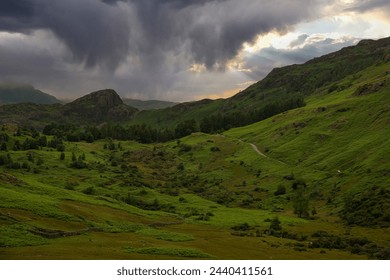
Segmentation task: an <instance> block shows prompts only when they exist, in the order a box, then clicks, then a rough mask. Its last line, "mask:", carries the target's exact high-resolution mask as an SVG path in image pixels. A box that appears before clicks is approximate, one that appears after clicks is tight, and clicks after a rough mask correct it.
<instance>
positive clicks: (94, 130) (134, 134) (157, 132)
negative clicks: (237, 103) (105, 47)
mask: <svg viewBox="0 0 390 280" xmlns="http://www.w3.org/2000/svg"><path fill="white" fill-rule="evenodd" d="M304 105H305V102H304V100H303V98H302V97H300V96H293V97H290V98H287V99H285V100H282V101H274V102H271V103H269V104H267V105H265V106H264V107H263V108H261V109H259V110H255V111H249V112H238V111H235V112H231V113H218V114H215V115H211V116H207V117H205V118H203V119H202V120H201V121H200V122H198V121H196V120H195V119H189V120H184V121H182V122H180V123H179V124H177V125H176V127H175V129H169V128H164V129H157V128H153V127H151V126H148V125H145V124H141V125H130V126H124V125H120V124H111V123H107V124H104V125H102V126H100V127H97V126H85V127H82V128H80V127H76V126H75V125H72V124H57V123H51V124H49V125H47V126H45V128H44V129H43V134H45V135H54V136H56V137H57V138H59V139H64V140H67V141H70V142H79V141H86V142H89V143H92V142H94V141H95V140H99V139H107V138H111V139H116V140H135V141H138V142H141V143H157V142H166V141H169V140H173V139H178V138H181V137H185V136H187V135H190V134H191V133H194V132H199V131H201V132H204V133H216V132H220V131H223V130H227V129H230V128H232V127H238V126H244V125H248V124H251V123H254V122H257V121H260V120H264V119H266V118H268V117H270V116H273V115H276V114H278V113H281V112H285V111H287V110H290V109H294V108H298V107H302V106H304Z"/></svg>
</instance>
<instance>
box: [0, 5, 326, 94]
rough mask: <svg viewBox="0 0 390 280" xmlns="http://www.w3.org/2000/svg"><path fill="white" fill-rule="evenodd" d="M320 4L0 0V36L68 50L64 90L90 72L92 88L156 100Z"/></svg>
mask: <svg viewBox="0 0 390 280" xmlns="http://www.w3.org/2000/svg"><path fill="white" fill-rule="evenodd" d="M324 1H325V0H303V1H299V3H298V2H297V1H287V0H274V1H270V0H265V1H261V0H241V1H234V0H197V1H195V0H187V1H184V0H164V1H161V0H160V1H157V0H83V1H79V0H67V1H63V0H20V1H5V3H4V1H2V4H0V8H4V10H3V12H0V31H8V32H20V33H25V34H30V35H28V36H33V35H31V34H33V33H34V30H46V32H48V34H50V33H51V34H54V35H55V36H56V37H57V38H58V40H59V42H62V44H64V45H65V46H66V47H67V48H68V50H69V52H68V53H67V54H66V57H61V58H57V61H59V60H60V61H61V59H62V61H63V65H60V66H58V65H57V66H56V67H57V68H56V69H62V70H61V71H65V72H66V71H69V72H67V74H66V75H64V80H65V79H68V81H67V83H69V80H71V83H73V84H78V83H81V82H76V81H77V79H79V78H80V77H79V76H78V73H79V72H80V68H81V69H82V71H89V70H90V72H91V74H90V75H91V76H90V75H87V77H89V79H90V81H91V83H95V82H96V80H98V81H99V83H98V84H99V85H100V84H101V83H103V82H106V83H107V87H108V86H110V84H112V85H113V86H114V87H116V88H117V87H119V88H121V89H123V91H126V92H127V93H141V94H145V96H148V97H155V96H161V95H163V93H164V92H170V91H174V90H175V84H176V83H177V82H178V80H177V79H182V78H183V76H188V75H191V74H190V73H189V72H188V71H187V69H188V68H189V67H190V66H191V64H193V63H199V64H205V65H206V67H207V68H208V69H209V70H214V69H218V70H223V69H224V67H225V64H226V63H227V62H228V61H229V60H231V59H233V58H235V56H236V55H237V53H238V52H239V51H240V50H241V48H242V45H243V43H245V42H251V41H253V40H254V39H255V38H256V37H257V36H258V35H259V34H265V33H268V32H270V31H279V32H284V31H286V30H288V29H290V28H291V26H293V25H294V24H297V23H299V22H301V21H305V20H309V19H311V18H315V17H317V16H319V15H320V14H321V9H322V6H323V4H324ZM325 2H326V1H325ZM15 3H18V4H15ZM0 40H1V39H0ZM45 43H46V42H45V41H43V42H42V44H43V45H44V44H45ZM1 51H2V50H1V49H0V55H3V54H2V53H1ZM3 52H4V50H3ZM28 53H29V52H26V55H27V54H28ZM69 53H71V54H72V55H71V56H69ZM47 55H48V56H50V54H47ZM61 55H62V54H61ZM69 57H72V58H73V60H72V63H73V65H72V66H71V67H70V66H69ZM47 59H48V60H50V59H51V58H47ZM42 60H45V59H44V58H42ZM26 61H30V60H28V59H27V60H26ZM35 63H36V64H37V65H39V63H38V62H37V61H35ZM67 63H68V64H67ZM1 67H3V68H4V66H0V68H1ZM47 67H50V65H47ZM24 69H25V70H26V69H27V68H26V67H25V68H24ZM67 69H68V70H67ZM74 69H76V70H77V71H75V73H71V71H74ZM26 71H27V70H26ZM53 72H54V73H56V71H53ZM83 73H85V72H83ZM93 73H94V75H95V76H94V77H95V78H93V77H92V74H93ZM15 75H16V74H15ZM51 75H53V74H50V71H48V75H47V76H46V77H41V78H40V79H41V80H46V81H49V80H50V77H51ZM37 78H38V77H37ZM56 79H57V76H56ZM115 83H117V84H115Z"/></svg>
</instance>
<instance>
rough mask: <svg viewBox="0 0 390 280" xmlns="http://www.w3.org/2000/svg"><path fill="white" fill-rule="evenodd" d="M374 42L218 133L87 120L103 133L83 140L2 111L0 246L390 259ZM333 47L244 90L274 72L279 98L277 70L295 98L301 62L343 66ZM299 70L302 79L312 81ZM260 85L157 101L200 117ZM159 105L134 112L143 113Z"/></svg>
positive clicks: (380, 79)
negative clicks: (278, 104) (266, 109)
mask: <svg viewBox="0 0 390 280" xmlns="http://www.w3.org/2000/svg"><path fill="white" fill-rule="evenodd" d="M386 40H388V39H386ZM383 42H384V41H376V42H371V41H370V42H366V41H363V42H362V43H360V44H359V46H358V47H356V48H351V49H347V50H344V51H342V52H341V53H344V55H346V54H348V56H350V55H351V50H352V52H353V53H355V52H356V54H353V55H352V57H355V58H356V60H355V61H357V60H360V61H364V56H365V55H366V56H367V57H368V60H369V61H370V62H367V63H366V64H364V66H361V67H360V68H359V67H358V66H357V65H354V66H353V67H352V68H353V69H352V68H351V69H350V70H348V71H347V70H345V71H343V72H342V74H340V75H338V74H335V75H338V76H337V78H333V76H331V75H330V76H329V77H332V78H327V79H326V81H324V82H321V83H319V84H316V85H315V87H314V88H313V89H311V90H308V91H307V92H306V91H302V92H300V93H299V95H300V96H302V97H304V102H305V106H304V107H299V108H296V109H293V110H286V111H285V112H283V113H280V114H276V115H274V116H271V117H269V118H266V119H265V120H262V121H260V122H256V123H253V124H251V125H248V126H243V127H239V128H234V129H230V130H227V131H224V132H223V133H219V134H218V133H216V134H207V133H202V132H196V133H192V134H191V135H188V136H186V137H182V138H180V139H175V140H171V141H166V142H163V143H157V142H156V143H148V144H142V143H139V142H135V141H128V140H121V137H122V136H123V135H122V134H120V132H121V133H124V134H126V130H124V128H123V127H121V126H119V124H112V125H105V126H104V125H103V126H98V127H93V126H92V125H91V127H89V128H86V130H88V131H89V132H88V133H90V134H91V135H92V134H96V135H98V134H99V133H103V132H104V133H106V134H105V135H111V136H112V137H103V136H102V135H100V138H99V137H92V139H89V137H85V140H86V141H85V142H84V141H82V142H81V141H80V138H78V139H76V140H75V139H74V138H75V137H74V135H72V133H74V130H72V129H70V130H67V129H63V127H61V126H59V125H54V124H53V125H52V126H50V127H46V129H45V130H44V131H45V132H48V131H50V133H47V135H44V134H43V133H42V132H40V131H37V130H36V129H34V128H29V127H24V128H23V127H20V126H19V127H18V126H17V125H15V124H13V123H11V122H7V124H6V125H4V126H3V127H2V130H1V131H0V258H1V259H390V240H389V238H388V237H389V236H390V212H389V209H390V179H389V178H390V176H389V174H390V143H389V141H390V140H389V138H390V137H389V136H390V135H389V133H390V132H389V131H390V130H389V124H390V108H389V104H390V100H389V98H390V61H389V55H388V47H387V46H388V44H382V43H383ZM373 44H375V47H373ZM359 48H362V49H360V50H359ZM370 49H371V52H369V53H365V52H364V51H363V50H370ZM371 53H374V54H375V55H371ZM379 53H380V54H379ZM340 55H341V54H340ZM334 56H335V55H330V56H325V57H323V58H320V59H317V60H314V62H310V63H308V64H305V65H304V66H302V67H303V68H300V67H299V66H291V67H293V68H294V69H295V68H296V69H295V70H294V71H287V74H284V75H287V76H288V77H285V78H283V76H279V75H276V76H275V73H276V72H277V71H284V70H280V69H279V70H275V71H273V72H272V73H271V74H270V75H269V76H268V78H266V79H265V81H264V82H260V83H258V84H256V85H254V86H253V87H252V88H257V89H258V90H259V92H261V91H260V89H259V88H260V87H263V86H264V87H265V85H264V84H263V83H266V82H267V81H268V82H269V81H270V79H271V78H272V77H273V78H272V79H271V80H272V86H269V88H268V91H267V92H268V93H267V95H270V97H269V98H270V100H271V99H273V98H276V96H286V95H284V93H283V95H279V93H278V92H279V91H282V89H281V88H279V87H278V83H279V81H285V82H280V84H279V85H280V87H282V86H285V87H286V88H288V89H289V91H288V92H289V93H291V95H292V96H296V95H297V94H298V92H295V91H294V90H293V84H291V85H289V81H292V80H295V79H297V80H299V79H298V78H297V77H301V76H303V75H304V74H303V73H304V72H302V73H301V74H299V75H298V74H297V73H300V71H303V70H302V69H306V70H307V69H309V68H312V71H313V73H315V72H316V71H315V68H316V67H319V64H317V63H321V64H322V65H327V66H326V67H330V68H329V71H330V73H331V72H332V68H331V67H335V69H338V68H337V67H341V66H337V65H338V64H337V61H342V59H341V58H340V57H338V56H337V55H336V58H335V59H334V60H333V57H334ZM373 57H375V58H373ZM374 61H375V63H374ZM344 62H345V61H344ZM312 63H313V64H312ZM362 63H363V62H362ZM313 65H316V66H315V67H314V66H313ZM332 65H333V66H332ZM340 65H341V64H340ZM359 65H360V64H359ZM362 65H363V64H362ZM324 67H325V66H324ZM326 67H325V68H326ZM325 68H317V71H319V70H318V69H325ZM346 68H348V69H349V66H348V65H347V66H346ZM335 71H336V70H335ZM320 72H321V71H320ZM336 72H337V71H336ZM336 72H335V73H336ZM305 73H306V72H305ZM337 73H339V72H337ZM300 75H301V76H300ZM306 75H307V73H306ZM313 75H314V74H313ZM324 75H325V76H327V75H326V74H324ZM291 77H293V78H291ZM308 77H310V75H308ZM300 79H301V80H300V83H301V85H302V89H303V88H306V86H305V83H307V87H308V86H309V85H310V83H312V82H313V81H309V82H307V81H306V79H303V78H300ZM317 79H318V77H317V78H316V80H317ZM268 82H267V83H268ZM272 87H273V89H272ZM257 89H256V92H257ZM248 90H249V89H248ZM271 92H274V93H275V96H272V97H271V95H272V94H271ZM286 94H287V93H286ZM257 96H258V95H257V94H253V96H252V97H250V94H248V95H244V94H240V95H238V96H236V97H234V98H233V99H230V100H229V101H226V100H218V101H208V100H206V101H203V102H198V103H189V104H188V103H187V104H186V103H185V104H179V105H177V106H174V107H173V108H170V109H164V110H163V112H166V113H167V114H168V113H169V112H175V113H174V114H173V115H172V116H171V118H170V119H169V122H167V124H169V125H170V126H172V127H174V124H175V122H176V120H177V117H176V114H177V116H179V117H180V115H181V114H184V116H183V117H181V119H182V120H184V119H185V118H187V117H188V118H189V119H190V118H196V117H197V116H198V117H201V116H202V115H203V117H205V114H208V112H211V111H212V109H211V108H214V109H217V110H218V108H223V106H227V105H226V104H227V102H233V101H232V100H238V101H234V102H237V103H236V104H247V102H249V101H250V100H251V98H258V97H257ZM267 98H268V97H266V99H267ZM87 99H88V98H87ZM260 99H261V98H260ZM275 100H277V99H275ZM118 102H119V101H118ZM119 103H120V102H119ZM92 105H96V103H94V104H92ZM213 106H215V107H213ZM240 106H243V105H240ZM248 106H249V105H248ZM237 108H238V107H237ZM165 110H167V111H165ZM171 110H177V111H171ZM209 110H210V111H209ZM232 110H233V111H234V109H232ZM156 112H159V110H155V111H151V112H148V111H145V112H144V113H143V112H140V113H138V115H142V114H145V115H144V117H145V119H146V118H149V119H150V120H152V116H153V115H154V114H155V113H156ZM191 112H192V113H191ZM227 112H230V111H227ZM20 113H22V112H20ZM191 114H193V115H191ZM160 117H161V120H168V116H167V115H160ZM49 128H50V129H49ZM138 128H139V129H141V130H142V126H139V127H138ZM144 128H145V127H144ZM145 129H146V128H145ZM144 132H145V131H144ZM147 132H150V131H147ZM49 134H50V135H49ZM97 139H99V140H97ZM71 141H72V142H71Z"/></svg>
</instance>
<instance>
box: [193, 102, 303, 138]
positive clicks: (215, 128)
mask: <svg viewBox="0 0 390 280" xmlns="http://www.w3.org/2000/svg"><path fill="white" fill-rule="evenodd" d="M303 106H305V101H304V99H303V97H302V96H292V97H290V98H286V99H281V100H279V101H274V102H270V103H268V104H266V105H265V106H264V107H262V108H260V109H258V110H254V111H248V112H243V111H240V112H238V111H235V112H232V113H224V114H222V113H220V114H216V115H211V116H208V117H205V118H204V119H203V120H202V121H201V123H200V131H202V132H205V133H216V132H220V131H223V130H228V129H230V128H233V127H239V126H245V125H249V124H252V123H255V122H258V121H261V120H265V119H267V118H269V117H272V116H274V115H277V114H279V113H282V112H286V111H288V110H291V109H295V108H299V107H303Z"/></svg>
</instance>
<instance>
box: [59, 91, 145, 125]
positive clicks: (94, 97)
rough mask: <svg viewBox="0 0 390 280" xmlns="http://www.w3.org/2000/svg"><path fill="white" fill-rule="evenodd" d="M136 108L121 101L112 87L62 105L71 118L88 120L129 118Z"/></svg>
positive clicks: (66, 114)
mask: <svg viewBox="0 0 390 280" xmlns="http://www.w3.org/2000/svg"><path fill="white" fill-rule="evenodd" d="M136 112H137V109H135V108H133V107H130V106H127V105H125V104H124V103H123V101H122V99H121V98H120V96H119V95H118V94H117V93H116V92H115V90H112V89H104V90H99V91H95V92H92V93H90V94H88V95H85V96H83V97H81V98H79V99H76V100H75V101H73V102H70V103H68V104H66V105H65V106H64V115H65V116H67V117H69V118H71V119H78V118H80V117H81V118H83V119H86V120H89V121H96V122H99V121H104V120H120V119H121V118H131V117H132V115H134V113H136Z"/></svg>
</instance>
